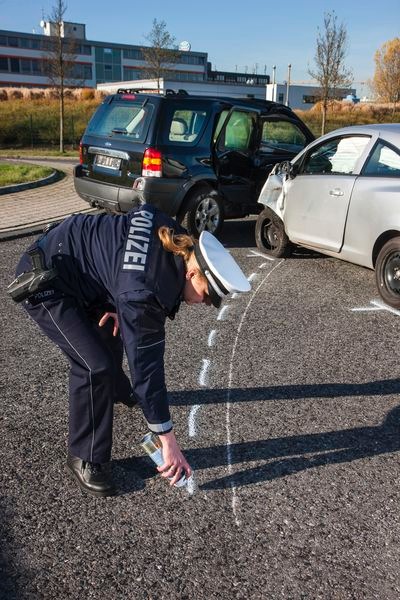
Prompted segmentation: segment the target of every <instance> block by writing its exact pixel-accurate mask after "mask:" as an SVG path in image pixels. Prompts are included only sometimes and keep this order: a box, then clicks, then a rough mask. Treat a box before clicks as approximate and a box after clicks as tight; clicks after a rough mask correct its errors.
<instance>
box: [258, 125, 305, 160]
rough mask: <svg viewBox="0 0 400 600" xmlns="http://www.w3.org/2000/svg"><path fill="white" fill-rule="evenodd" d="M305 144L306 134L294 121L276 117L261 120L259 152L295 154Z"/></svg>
mask: <svg viewBox="0 0 400 600" xmlns="http://www.w3.org/2000/svg"><path fill="white" fill-rule="evenodd" d="M306 144H307V140H306V136H305V135H304V133H303V132H302V131H301V130H300V129H299V128H298V127H297V125H296V124H295V123H291V122H290V121H283V120H277V119H274V120H264V121H263V124H262V134H261V146H260V150H261V152H266V153H267V152H268V153H270V152H271V153H273V152H277V153H282V151H284V152H290V153H291V154H297V153H298V152H300V150H302V149H303V148H304V146H305V145H306Z"/></svg>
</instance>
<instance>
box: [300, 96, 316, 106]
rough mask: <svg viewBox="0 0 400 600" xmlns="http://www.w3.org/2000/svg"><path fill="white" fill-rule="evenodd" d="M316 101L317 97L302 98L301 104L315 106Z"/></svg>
mask: <svg viewBox="0 0 400 600" xmlns="http://www.w3.org/2000/svg"><path fill="white" fill-rule="evenodd" d="M318 100H319V98H318V97H317V96H303V104H315V103H316V102H318Z"/></svg>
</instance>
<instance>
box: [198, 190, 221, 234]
mask: <svg viewBox="0 0 400 600" xmlns="http://www.w3.org/2000/svg"><path fill="white" fill-rule="evenodd" d="M220 218H221V215H220V209H219V206H218V203H217V202H216V200H215V199H214V198H212V197H209V196H207V197H206V198H203V199H202V200H201V201H200V202H199V203H198V205H197V207H196V213H195V217H194V220H195V224H196V229H197V231H198V232H199V233H201V232H202V231H209V232H210V233H214V232H215V231H216V230H217V229H218V226H219V222H220Z"/></svg>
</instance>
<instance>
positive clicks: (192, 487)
mask: <svg viewBox="0 0 400 600" xmlns="http://www.w3.org/2000/svg"><path fill="white" fill-rule="evenodd" d="M186 489H187V492H188V494H189V496H193V494H194V493H195V492H196V491H197V483H196V480H195V478H194V473H193V475H191V476H190V477H189V479H188V480H187V484H186Z"/></svg>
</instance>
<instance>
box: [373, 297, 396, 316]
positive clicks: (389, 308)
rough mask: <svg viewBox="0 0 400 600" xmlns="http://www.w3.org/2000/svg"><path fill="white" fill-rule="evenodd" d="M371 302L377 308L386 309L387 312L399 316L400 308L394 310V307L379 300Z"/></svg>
mask: <svg viewBox="0 0 400 600" xmlns="http://www.w3.org/2000/svg"><path fill="white" fill-rule="evenodd" d="M371 304H373V305H374V306H376V307H377V308H378V309H381V310H387V311H388V312H390V313H392V314H393V315H397V316H398V317H400V310H396V309H395V308H392V307H391V306H388V305H387V304H385V303H384V302H380V301H379V300H372V301H371Z"/></svg>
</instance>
